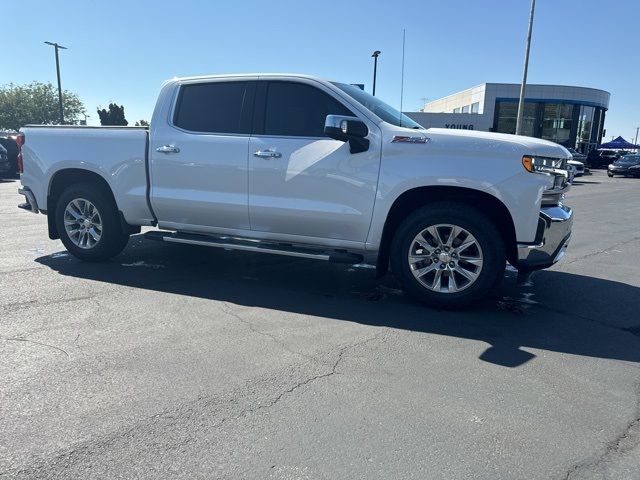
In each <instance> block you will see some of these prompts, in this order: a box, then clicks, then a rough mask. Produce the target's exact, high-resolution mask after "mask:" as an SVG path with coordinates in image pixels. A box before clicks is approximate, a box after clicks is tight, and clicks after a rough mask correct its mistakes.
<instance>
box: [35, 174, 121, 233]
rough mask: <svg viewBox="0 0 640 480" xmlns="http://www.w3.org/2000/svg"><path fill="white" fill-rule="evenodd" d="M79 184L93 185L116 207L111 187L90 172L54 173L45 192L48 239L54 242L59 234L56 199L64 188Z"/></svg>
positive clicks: (101, 178)
mask: <svg viewBox="0 0 640 480" xmlns="http://www.w3.org/2000/svg"><path fill="white" fill-rule="evenodd" d="M80 183H89V184H92V185H95V186H96V187H97V188H100V189H102V190H103V191H105V192H106V193H107V194H108V195H109V196H110V198H111V200H112V201H113V204H114V205H116V208H118V207H117V205H118V203H117V202H116V199H115V196H114V195H113V190H112V189H111V186H110V185H109V183H108V182H107V180H106V179H105V178H104V177H103V176H102V175H100V174H99V173H96V172H94V171H92V170H85V169H82V168H63V169H61V170H58V171H57V172H55V173H54V174H53V175H52V177H51V180H50V181H49V188H48V190H47V225H48V228H49V238H50V239H52V240H54V239H57V238H60V234H59V232H58V229H57V227H56V222H55V211H56V206H57V203H58V198H60V195H61V194H62V192H63V191H64V190H65V188H67V187H69V186H70V185H77V184H80ZM120 219H121V222H124V218H123V217H122V213H120Z"/></svg>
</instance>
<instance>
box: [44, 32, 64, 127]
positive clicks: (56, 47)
mask: <svg viewBox="0 0 640 480" xmlns="http://www.w3.org/2000/svg"><path fill="white" fill-rule="evenodd" d="M44 43H46V44H47V45H51V46H53V48H54V49H55V51H56V73H57V74H58V108H59V110H60V125H64V110H63V109H62V85H61V84H60V60H59V59H58V50H59V49H63V50H66V49H67V47H63V46H62V45H58V44H57V43H55V42H44Z"/></svg>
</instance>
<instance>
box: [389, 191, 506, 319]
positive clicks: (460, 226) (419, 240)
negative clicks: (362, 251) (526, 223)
mask: <svg viewBox="0 0 640 480" xmlns="http://www.w3.org/2000/svg"><path fill="white" fill-rule="evenodd" d="M505 264H506V259H505V252H504V245H503V241H502V237H501V235H500V232H499V231H498V229H497V228H496V226H495V225H494V224H493V222H491V221H490V220H489V219H488V218H487V217H486V216H485V215H484V214H482V213H481V212H480V211H478V210H476V209H474V208H472V207H468V206H466V205H461V204H456V203H437V204H432V205H428V206H425V207H422V208H420V209H418V210H416V211H415V212H414V213H412V214H411V215H409V217H407V218H406V219H405V220H404V221H403V222H402V224H401V225H400V227H399V228H398V230H397V231H396V234H395V236H394V239H393V242H392V246H391V268H392V270H393V272H394V274H395V275H396V277H397V278H398V280H399V281H400V283H401V284H402V286H403V288H404V289H405V290H406V291H407V292H408V293H409V294H411V295H412V296H414V297H416V298H417V299H418V300H420V301H422V302H424V303H426V304H428V305H431V306H435V307H440V308H462V307H465V306H467V305H469V304H470V303H472V302H475V301H477V300H480V299H481V298H483V297H484V296H486V295H487V294H488V293H489V292H490V291H491V290H492V289H493V288H494V287H495V286H496V285H497V284H499V282H500V280H501V279H502V277H503V275H504V269H505Z"/></svg>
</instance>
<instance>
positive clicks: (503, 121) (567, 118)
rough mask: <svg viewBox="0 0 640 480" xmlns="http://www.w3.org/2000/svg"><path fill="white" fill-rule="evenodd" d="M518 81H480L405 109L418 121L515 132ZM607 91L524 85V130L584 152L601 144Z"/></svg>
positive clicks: (431, 125)
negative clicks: (418, 108) (415, 109)
mask: <svg viewBox="0 0 640 480" xmlns="http://www.w3.org/2000/svg"><path fill="white" fill-rule="evenodd" d="M519 96H520V84H517V83H483V84H482V85H478V86H477V87H472V88H469V89H467V90H463V91H461V92H458V93H454V94H452V95H448V96H446V97H444V98H440V99H438V100H434V101H431V102H428V103H427V104H425V106H424V108H422V110H421V111H419V112H405V113H406V114H407V115H408V116H409V117H411V118H412V119H413V120H415V121H416V122H418V123H419V124H420V125H422V126H424V127H426V128H430V127H441V128H457V129H468V130H483V131H487V132H501V133H515V131H516V117H517V114H518V98H519ZM610 96H611V95H610V94H609V92H605V91H604V90H597V89H595V88H586V87H570V86H563V85H527V87H526V91H525V105H524V114H523V128H522V134H523V135H527V136H530V137H538V138H544V139H546V140H551V141H552V142H556V143H560V144H562V145H564V146H565V147H573V148H575V149H576V150H578V151H580V152H584V153H586V152H588V151H589V150H592V149H593V148H595V147H596V146H597V145H598V144H599V143H601V140H602V136H603V134H604V118H605V112H606V111H607V109H608V108H609V98H610Z"/></svg>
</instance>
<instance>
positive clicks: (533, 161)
mask: <svg viewBox="0 0 640 480" xmlns="http://www.w3.org/2000/svg"><path fill="white" fill-rule="evenodd" d="M522 166H523V167H524V169H525V170H526V171H527V172H532V173H547V174H564V175H566V174H567V160H566V159H565V158H551V157H533V156H531V155H525V156H524V157H522Z"/></svg>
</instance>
